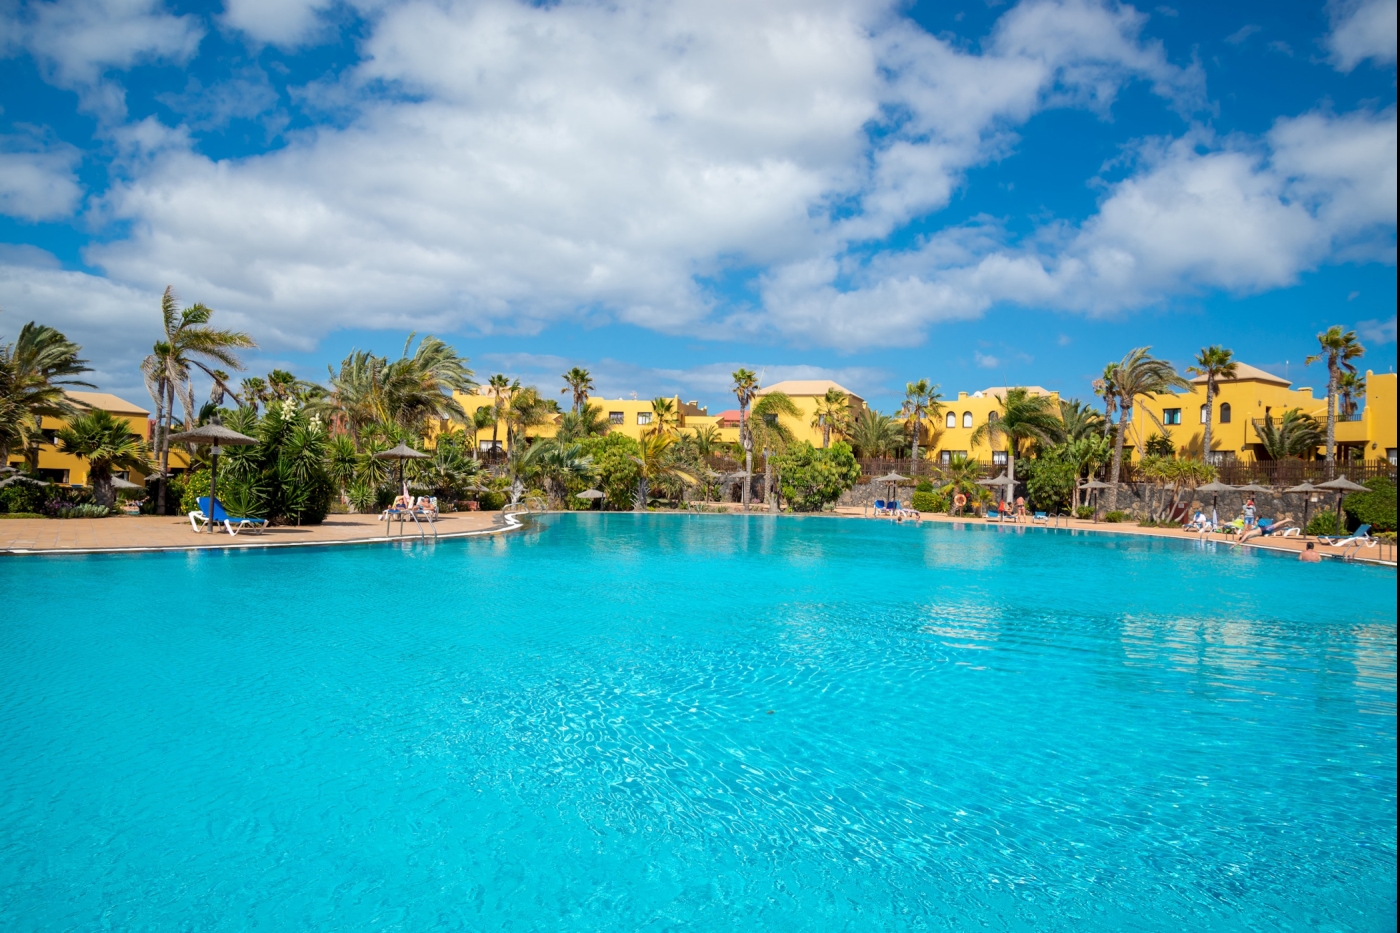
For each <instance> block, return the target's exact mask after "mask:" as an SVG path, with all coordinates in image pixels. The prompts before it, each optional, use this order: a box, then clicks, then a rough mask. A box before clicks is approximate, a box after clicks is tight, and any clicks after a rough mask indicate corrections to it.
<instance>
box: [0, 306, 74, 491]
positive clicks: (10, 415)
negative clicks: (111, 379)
mask: <svg viewBox="0 0 1400 933" xmlns="http://www.w3.org/2000/svg"><path fill="white" fill-rule="evenodd" d="M81 352H82V348H81V347H79V346H78V345H77V344H76V343H74V342H73V341H71V340H69V339H68V338H67V337H65V336H63V334H61V333H59V332H58V331H57V330H55V329H54V328H52V327H49V326H48V325H45V324H36V323H35V322H33V321H30V322H29V323H28V324H25V325H24V326H23V327H21V328H20V331H19V337H18V338H17V339H16V340H15V342H14V343H9V344H0V469H3V468H5V467H6V466H8V465H9V462H10V452H11V451H12V450H13V449H14V448H16V447H19V448H21V449H23V450H24V451H25V459H26V461H27V462H28V464H29V469H30V471H31V472H33V471H36V470H38V468H39V439H40V437H42V434H41V433H40V429H41V427H42V425H43V419H44V418H46V417H47V418H70V417H72V416H73V415H74V414H76V413H77V411H78V408H77V406H75V405H74V404H73V403H72V402H71V401H70V400H69V398H68V395H67V393H66V392H65V388H66V387H70V386H72V387H76V386H83V387H86V388H92V383H90V382H85V381H83V380H81V379H78V378H76V377H77V376H79V375H81V374H82V373H85V372H90V370H89V368H88V365H87V360H84V359H80V358H79V357H78V354H79V353H81Z"/></svg>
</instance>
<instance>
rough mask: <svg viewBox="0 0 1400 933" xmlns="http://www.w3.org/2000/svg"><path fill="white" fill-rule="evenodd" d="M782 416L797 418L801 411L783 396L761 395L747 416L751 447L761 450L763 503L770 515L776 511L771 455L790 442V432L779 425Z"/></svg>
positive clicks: (783, 425)
mask: <svg viewBox="0 0 1400 933" xmlns="http://www.w3.org/2000/svg"><path fill="white" fill-rule="evenodd" d="M784 416H787V417H788V418H801V417H802V409H800V408H798V407H797V405H796V404H795V403H794V402H793V400H792V399H791V398H789V397H788V396H787V395H786V394H785V393H783V392H769V393H768V394H767V395H764V396H763V397H762V398H760V399H759V400H758V401H757V402H755V403H754V404H753V406H752V410H751V411H750V413H749V431H750V433H751V434H752V436H753V438H754V445H755V446H756V447H760V448H762V449H763V501H764V502H766V503H768V511H770V512H776V511H778V497H777V496H776V495H774V490H775V489H776V488H777V487H776V485H775V484H774V481H773V461H772V454H774V453H776V452H778V451H781V450H785V449H786V448H787V446H788V445H789V444H791V443H792V442H793V434H792V429H791V428H789V427H788V426H787V425H785V424H783V417H784Z"/></svg>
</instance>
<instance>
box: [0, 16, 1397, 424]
mask: <svg viewBox="0 0 1400 933" xmlns="http://www.w3.org/2000/svg"><path fill="white" fill-rule="evenodd" d="M1395 9H1396V4H1395V2H1394V0H1389V2H1386V0H1348V2H1342V3H1292V4H1278V3H1237V4H1230V5H1221V4H1204V3H1201V4H1195V3H1172V4H1169V5H1156V6H1148V5H1143V6H1139V7H1134V6H1127V5H1115V4H1100V3H1094V2H1045V0H1040V2H1022V3H1019V4H1018V3H1001V4H988V3H984V2H980V0H979V2H967V3H956V2H955V3H939V4H934V3H914V4H907V3H903V4H900V3H895V4H891V3H879V2H856V0H845V2H836V0H833V2H822V0H806V2H796V0H793V2H784V0H774V2H772V3H767V4H762V5H756V4H752V3H741V2H734V3H726V2H722V0H707V2H704V3H698V2H696V3H689V2H670V3H666V2H652V3H645V4H632V3H626V2H619V3H610V4H600V3H576V2H559V3H548V4H523V3H514V2H482V3H468V2H460V3H454V2H447V0H440V2H425V0H405V2H394V0H351V2H339V0H225V2H222V3H180V2H160V0H56V2H34V0H29V2H24V0H8V2H6V0H0V108H2V109H0V335H5V334H10V335H12V334H13V332H14V331H15V330H17V329H18V327H19V325H20V324H22V323H23V322H24V321H26V320H29V319H39V320H41V321H46V322H49V323H53V324H55V325H57V326H59V327H61V328H63V329H64V330H65V331H66V332H68V333H69V334H70V335H72V336H73V337H75V339H78V340H80V341H82V342H83V343H84V345H85V347H87V350H88V353H89V355H90V357H91V359H92V361H93V365H94V367H95V368H96V369H97V371H98V381H100V382H101V383H102V386H103V387H104V388H106V389H109V390H112V391H116V392H119V393H122V394H126V395H128V396H129V397H132V398H133V399H139V398H142V397H143V395H144V393H143V390H142V389H141V387H140V380H139V377H138V374H137V365H138V363H139V361H140V359H141V357H142V356H143V355H144V353H145V352H146V351H148V350H149V347H150V345H151V343H152V342H153V341H154V339H155V338H156V330H155V328H156V325H157V317H156V309H157V306H158V301H159V295H160V292H161V290H162V289H163V288H164V286H165V285H167V284H169V285H173V286H174V287H175V288H176V290H177V292H178V293H179V294H180V296H181V297H182V298H183V299H185V300H186V301H203V302H205V303H206V304H209V305H210V306H212V307H214V308H216V309H217V311H218V319H219V320H221V321H223V322H224V323H225V324H227V325H229V326H235V327H239V328H242V329H245V330H247V331H249V332H250V333H251V334H252V335H253V336H254V337H255V339H257V340H258V342H259V344H260V347H261V349H260V350H259V351H258V352H256V353H254V354H250V358H249V366H250V370H252V371H254V372H259V371H265V370H267V369H269V368H272V367H273V366H284V367H288V368H292V369H294V370H295V371H297V372H298V373H300V374H301V375H304V376H307V377H309V378H323V377H324V374H325V370H326V365H327V364H328V363H333V362H335V361H337V360H338V359H339V358H340V357H341V356H343V355H344V353H345V352H346V351H347V350H348V349H350V348H351V347H355V346H359V347H370V348H373V349H375V350H376V351H378V352H381V353H389V354H395V353H397V352H398V350H399V348H400V347H401V346H402V344H403V341H404V338H405V336H406V335H407V333H408V332H409V331H411V330H416V331H418V332H419V333H429V332H431V333H436V334H439V335H441V336H443V337H444V338H446V339H448V340H450V341H452V342H453V343H454V344H456V345H457V346H458V347H459V349H460V350H461V351H462V352H464V353H465V354H467V355H468V356H469V357H471V359H472V361H473V364H474V366H475V368H476V369H477V371H478V373H479V374H481V375H483V376H484V375H486V374H489V373H491V372H497V371H504V372H508V373H510V374H512V375H517V376H519V377H521V378H522V379H524V380H526V381H528V382H535V383H538V384H539V385H540V386H541V387H542V388H550V389H553V388H556V387H557V386H558V385H559V379H558V374H559V373H561V372H562V371H563V370H564V369H565V368H567V367H569V366H572V365H583V366H586V367H588V368H590V369H591V370H592V371H593V372H594V373H595V374H596V376H597V380H598V383H599V389H600V391H601V392H602V393H604V394H607V395H629V394H631V393H637V394H638V395H640V396H643V397H645V396H649V395H654V394H659V393H667V394H669V393H671V392H678V393H680V394H681V395H683V396H684V397H686V398H695V399H698V400H699V401H701V403H702V404H708V405H710V406H711V407H712V408H716V409H718V408H723V407H728V404H729V402H730V401H731V400H732V397H731V396H728V395H727V394H726V392H725V387H726V383H727V375H728V373H729V372H730V371H731V370H732V369H734V368H735V367H736V366H738V365H745V366H748V367H751V368H755V369H759V370H762V371H763V373H764V375H765V379H766V381H769V382H772V381H776V380H777V379H781V378H791V377H815V376H830V377H832V378H835V379H837V380H839V381H841V382H842V383H843V384H846V385H847V386H849V387H850V388H852V389H853V390H855V391H857V392H859V393H860V394H862V395H864V396H865V397H867V398H868V399H870V400H871V401H872V402H874V403H875V404H877V405H880V406H882V407H884V408H886V409H888V408H890V407H893V406H894V405H895V404H896V403H897V399H898V396H899V395H900V393H901V391H902V386H903V384H904V382H905V381H908V380H911V379H917V378H928V379H930V380H932V381H935V382H938V383H940V384H941V386H942V388H943V391H944V392H945V394H948V395H955V394H956V392H957V391H959V390H966V391H971V390H974V389H978V388H982V387H984V386H987V385H1000V384H1007V383H1013V384H1015V383H1023V384H1039V385H1043V386H1046V387H1049V388H1056V389H1059V390H1061V391H1063V392H1065V393H1067V394H1072V395H1080V396H1087V395H1088V393H1089V388H1088V383H1089V380H1090V379H1091V378H1093V376H1094V375H1095V374H1096V373H1097V372H1098V371H1100V370H1101V369H1102V367H1103V364H1104V363H1105V362H1106V361H1108V360H1110V359H1115V358H1118V357H1120V356H1122V355H1123V354H1124V353H1125V352H1126V351H1127V350H1128V349H1130V348H1131V347H1133V346H1138V345H1142V344H1151V345H1152V346H1153V347H1154V348H1155V349H1156V350H1157V352H1159V353H1160V354H1161V355H1163V356H1165V357H1167V358H1168V359H1171V360H1173V361H1176V362H1178V363H1179V364H1181V365H1185V363H1186V362H1187V361H1188V357H1189V356H1190V354H1192V353H1194V352H1195V351H1196V350H1197V349H1198V348H1200V347H1201V346H1203V345H1206V344H1208V343H1223V344H1225V345H1227V346H1230V347H1232V348H1233V349H1234V350H1235V351H1236V353H1237V355H1238V356H1239V357H1240V358H1242V359H1245V360H1247V361H1249V362H1252V363H1255V364H1256V365H1261V366H1264V367H1265V368H1268V369H1273V370H1276V371H1278V372H1280V373H1282V372H1284V371H1285V370H1286V371H1287V373H1288V375H1289V377H1290V378H1293V379H1294V380H1295V381H1298V382H1300V383H1301V384H1318V383H1319V381H1320V380H1319V377H1318V376H1317V374H1316V371H1315V370H1316V367H1314V368H1313V371H1311V372H1310V371H1308V370H1305V369H1304V368H1303V366H1302V359H1303V358H1304V357H1305V356H1306V355H1307V354H1308V352H1309V350H1310V349H1311V344H1312V343H1313V341H1314V335H1315V334H1316V333H1317V331H1319V330H1321V329H1322V328H1324V327H1326V326H1328V325H1330V324H1334V323H1340V324H1344V325H1346V326H1348V327H1355V328H1357V329H1358V330H1359V331H1360V333H1361V335H1362V338H1363V341H1364V342H1365V344H1366V345H1367V347H1368V354H1367V357H1366V360H1365V364H1366V366H1368V367H1370V368H1372V369H1375V370H1377V371H1386V370H1389V369H1393V367H1394V365H1395V347H1396V343H1395V341H1396V323H1395V321H1396V318H1395V310H1396V276H1395V257H1396V240H1395V232H1396V110H1395V107H1396V103H1395V74H1396V73H1395V58H1396V53H1395V35H1396V29H1395Z"/></svg>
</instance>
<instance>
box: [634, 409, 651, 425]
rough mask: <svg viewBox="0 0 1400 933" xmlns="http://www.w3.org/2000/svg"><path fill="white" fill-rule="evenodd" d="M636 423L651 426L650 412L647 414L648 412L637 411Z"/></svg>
mask: <svg viewBox="0 0 1400 933" xmlns="http://www.w3.org/2000/svg"><path fill="white" fill-rule="evenodd" d="M637 423H638V424H651V412H649V411H639V412H637Z"/></svg>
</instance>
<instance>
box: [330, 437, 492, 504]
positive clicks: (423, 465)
mask: <svg viewBox="0 0 1400 933" xmlns="http://www.w3.org/2000/svg"><path fill="white" fill-rule="evenodd" d="M469 443H470V442H469V441H468V440H467V436H466V434H465V433H464V432H462V431H447V432H444V433H442V434H439V435H438V436H437V437H436V438H434V447H433V451H432V456H431V457H429V458H428V459H426V460H410V461H408V464H407V466H408V476H409V477H410V478H411V479H412V480H413V482H414V483H416V484H417V485H418V486H420V487H423V486H426V487H427V488H429V489H431V490H432V491H433V495H434V496H436V497H438V498H439V499H456V498H458V497H459V496H460V495H461V494H462V493H463V492H464V491H465V490H466V489H467V488H468V486H469V485H470V484H471V483H472V482H473V481H474V480H475V479H476V477H477V476H478V475H479V473H480V471H481V465H480V463H479V462H478V461H476V460H475V459H473V458H472V457H470V456H468V454H467V448H468V446H469ZM332 459H334V458H333V457H332Z"/></svg>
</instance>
